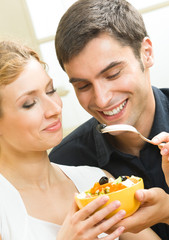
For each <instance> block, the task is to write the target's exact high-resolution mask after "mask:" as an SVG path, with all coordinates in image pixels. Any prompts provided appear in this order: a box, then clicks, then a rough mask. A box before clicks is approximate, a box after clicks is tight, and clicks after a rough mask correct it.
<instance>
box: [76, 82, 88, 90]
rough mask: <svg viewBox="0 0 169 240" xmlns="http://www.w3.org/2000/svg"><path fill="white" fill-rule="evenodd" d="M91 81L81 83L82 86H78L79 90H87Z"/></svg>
mask: <svg viewBox="0 0 169 240" xmlns="http://www.w3.org/2000/svg"><path fill="white" fill-rule="evenodd" d="M89 85H90V84H89V83H87V84H84V85H81V86H79V87H77V88H78V90H85V89H86V88H87V87H89Z"/></svg>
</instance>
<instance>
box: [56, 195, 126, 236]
mask: <svg viewBox="0 0 169 240" xmlns="http://www.w3.org/2000/svg"><path fill="white" fill-rule="evenodd" d="M108 199H109V198H108V196H106V195H103V196H100V197H98V198H97V199H96V200H94V201H92V202H91V203H89V204H88V205H87V206H85V207H84V208H83V209H81V210H79V211H78V207H77V205H76V203H75V201H74V203H73V206H72V208H71V211H70V212H69V213H68V215H67V217H66V219H65V221H64V223H63V225H62V227H61V230H60V231H59V233H58V236H57V240H65V239H69V240H89V239H90V240H96V239H98V237H97V236H98V235H99V234H101V233H103V232H106V231H107V230H108V229H109V228H111V227H112V226H113V225H114V224H116V223H118V222H119V221H120V220H121V219H122V218H123V217H124V216H125V211H123V210H120V211H119V212H118V213H117V214H115V215H114V216H113V217H111V218H109V219H107V220H105V219H104V218H105V217H106V216H107V215H108V214H109V213H111V212H112V211H114V210H115V209H117V208H118V207H119V206H120V202H119V201H114V202H112V203H110V204H109V205H107V206H106V207H104V208H103V209H100V210H99V211H97V212H95V211H96V210H97V209H98V208H99V207H101V206H102V205H104V204H105V203H106V202H107V201H108ZM123 231H124V227H122V226H119V227H118V228H117V229H116V230H115V231H114V232H113V233H111V234H110V235H107V236H106V237H103V238H101V239H104V240H113V239H115V238H117V237H119V236H120V235H121V233H122V232H123Z"/></svg>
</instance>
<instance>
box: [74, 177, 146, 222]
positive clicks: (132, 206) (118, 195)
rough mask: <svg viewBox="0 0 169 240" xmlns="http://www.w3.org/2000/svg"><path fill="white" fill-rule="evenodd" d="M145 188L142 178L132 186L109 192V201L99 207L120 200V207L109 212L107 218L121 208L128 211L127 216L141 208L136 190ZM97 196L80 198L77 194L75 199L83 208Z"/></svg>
mask: <svg viewBox="0 0 169 240" xmlns="http://www.w3.org/2000/svg"><path fill="white" fill-rule="evenodd" d="M143 188H144V183H143V179H142V178H140V181H139V182H138V183H136V184H134V185H133V186H131V187H127V188H124V189H122V190H119V191H116V192H111V193H107V194H106V195H108V196H109V200H108V201H107V203H106V204H104V205H103V206H102V207H100V208H99V209H101V208H103V207H105V206H106V205H108V204H109V203H110V202H113V201H115V200H119V201H120V202H121V206H120V207H119V208H118V209H116V210H115V211H113V212H112V213H111V214H109V215H108V216H107V217H106V218H110V217H112V216H113V215H114V214H115V213H117V212H118V211H119V210H120V209H123V210H125V211H126V215H125V218H126V217H128V216H130V215H132V214H133V213H134V212H135V211H136V210H137V209H138V208H139V206H140V202H139V201H137V200H136V199H135V197H134V194H135V192H136V190H138V189H143ZM97 197H98V196H94V197H90V198H78V195H76V196H75V201H76V203H77V205H78V207H79V208H80V209H81V208H83V207H85V206H86V205H87V204H88V203H90V202H91V201H93V200H94V199H96V198H97ZM99 209H98V210H99ZM98 210H97V211H98Z"/></svg>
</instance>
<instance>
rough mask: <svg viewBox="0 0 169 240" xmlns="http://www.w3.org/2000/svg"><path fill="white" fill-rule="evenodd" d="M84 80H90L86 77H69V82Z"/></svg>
mask: <svg viewBox="0 0 169 240" xmlns="http://www.w3.org/2000/svg"><path fill="white" fill-rule="evenodd" d="M83 81H88V80H87V79H85V78H70V79H69V82H70V83H75V82H83Z"/></svg>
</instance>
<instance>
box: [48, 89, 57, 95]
mask: <svg viewBox="0 0 169 240" xmlns="http://www.w3.org/2000/svg"><path fill="white" fill-rule="evenodd" d="M55 92H56V88H53V89H52V90H51V91H48V92H47V93H46V94H53V93H55Z"/></svg>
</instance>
